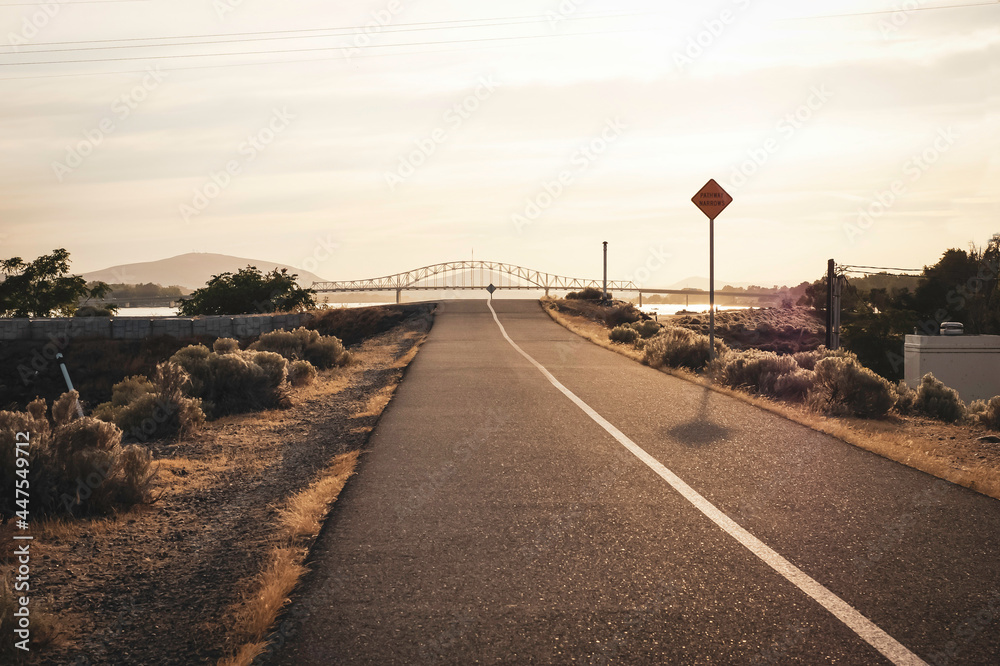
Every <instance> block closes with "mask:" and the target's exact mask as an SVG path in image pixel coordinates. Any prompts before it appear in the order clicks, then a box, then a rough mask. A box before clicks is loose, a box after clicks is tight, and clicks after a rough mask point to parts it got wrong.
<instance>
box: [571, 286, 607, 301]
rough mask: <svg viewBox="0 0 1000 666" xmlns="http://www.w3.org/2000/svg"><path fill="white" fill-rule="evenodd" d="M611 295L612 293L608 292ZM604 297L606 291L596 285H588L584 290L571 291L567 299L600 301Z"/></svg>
mask: <svg viewBox="0 0 1000 666" xmlns="http://www.w3.org/2000/svg"><path fill="white" fill-rule="evenodd" d="M608 297H609V298H610V297H611V294H608ZM602 298H604V292H603V291H601V290H600V289H595V288H594V287H587V288H586V289H583V290H582V291H571V292H569V293H568V294H566V299H567V300H570V301H599V300H601V299H602Z"/></svg>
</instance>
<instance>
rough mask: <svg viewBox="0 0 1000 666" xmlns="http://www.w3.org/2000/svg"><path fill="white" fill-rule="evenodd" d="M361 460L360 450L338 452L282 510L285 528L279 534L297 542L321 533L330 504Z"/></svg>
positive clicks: (292, 541)
mask: <svg viewBox="0 0 1000 666" xmlns="http://www.w3.org/2000/svg"><path fill="white" fill-rule="evenodd" d="M357 464H358V452H357V451H351V452H350V453H345V454H343V455H340V456H337V457H336V458H335V459H334V461H333V464H332V465H330V468H329V469H327V470H326V471H325V472H324V473H323V475H322V477H320V479H319V480H318V481H316V482H315V483H314V484H312V485H311V486H309V487H308V488H307V489H306V490H304V491H302V492H301V493H299V494H298V495H296V496H295V497H293V498H292V500H291V501H290V502H289V503H288V506H286V507H285V508H284V509H282V510H281V512H280V513H279V520H280V524H281V528H280V530H281V531H280V532H279V537H278V538H279V539H283V540H287V541H288V542H289V543H297V542H298V541H299V540H300V539H302V538H308V537H315V536H317V535H318V534H319V529H320V527H321V525H322V521H323V518H324V517H325V516H326V514H327V511H328V510H329V508H330V504H332V503H333V501H334V500H336V499H337V496H338V495H339V494H340V491H341V490H342V489H343V488H344V484H345V483H347V479H348V478H349V477H350V476H351V475H352V474H354V470H355V468H356V467H357Z"/></svg>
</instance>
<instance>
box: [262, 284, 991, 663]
mask: <svg viewBox="0 0 1000 666" xmlns="http://www.w3.org/2000/svg"><path fill="white" fill-rule="evenodd" d="M492 304H493V307H494V308H495V311H496V315H497V318H496V319H495V318H494V314H493V312H491V310H490V307H489V305H488V304H487V302H486V301H451V302H446V303H444V304H443V305H442V307H441V310H440V311H439V315H438V317H437V321H436V323H435V325H434V328H433V330H432V331H431V334H430V337H429V338H428V340H427V342H426V344H425V345H424V347H423V348H422V350H421V351H420V353H419V354H418V355H417V357H416V359H415V360H414V362H413V364H412V365H411V366H410V370H409V372H408V374H407V377H406V379H405V380H404V381H403V383H402V385H401V386H400V388H399V390H398V392H397V394H396V397H395V399H394V400H393V401H392V403H391V404H390V405H389V407H388V409H387V410H386V412H385V414H384V415H383V418H382V420H381V422H380V423H379V426H378V428H377V429H376V431H375V433H374V434H373V437H372V440H371V445H370V450H369V451H368V452H367V453H366V454H365V455H364V456H363V458H362V463H361V466H360V468H359V473H358V475H357V476H356V477H355V478H354V479H353V480H352V481H351V482H350V483H349V484H348V487H347V488H346V489H345V491H344V493H343V494H342V495H341V497H340V499H339V500H338V502H337V504H336V506H335V508H334V510H333V512H332V514H331V517H330V520H329V521H328V522H327V524H326V526H325V527H324V530H323V532H322V534H321V536H320V539H319V542H318V544H317V548H316V554H315V557H314V558H313V560H312V561H311V562H310V566H311V568H312V570H313V571H312V573H310V574H309V575H308V576H307V578H306V579H305V581H304V583H303V586H302V591H301V592H300V593H299V594H298V595H297V596H296V598H295V600H294V603H293V605H292V608H291V610H290V611H289V613H288V615H287V617H286V619H285V621H284V623H283V624H282V627H281V630H280V637H279V638H278V641H277V644H276V645H275V646H274V647H273V648H272V652H271V653H270V654H269V655H268V657H267V658H266V660H265V661H266V662H267V663H272V664H288V665H301V664H430V663H450V664H477V663H482V664H491V663H539V664H549V663H573V664H647V663H648V664H664V663H667V664H753V663H770V664H789V663H802V664H822V663H836V664H889V663H896V664H907V663H916V664H919V663H922V662H926V663H931V664H1000V557H998V555H1000V502H997V501H995V500H992V499H989V498H987V497H984V496H981V495H978V494H976V493H974V492H971V491H968V490H966V489H963V488H960V487H957V486H954V485H952V484H949V483H945V482H943V481H939V480H937V479H935V478H933V477H931V476H928V475H926V474H923V473H921V472H917V471H915V470H912V469H910V468H907V467H904V466H902V465H899V464H897V463H894V462H891V461H888V460H885V459H883V458H880V457H878V456H876V455H874V454H871V453H868V452H866V451H862V450H860V449H857V448H855V447H852V446H850V445H847V444H844V443H843V442H840V441H838V440H836V439H833V438H831V437H828V436H826V435H822V434H820V433H817V432H814V431H812V430H809V429H807V428H805V427H803V426H800V425H797V424H794V423H792V422H790V421H787V420H785V419H782V418H780V417H778V416H776V415H773V414H771V413H768V412H764V411H762V410H759V409H757V408H755V407H752V406H750V405H748V404H746V403H743V402H740V401H738V400H734V399H732V398H728V397H726V396H723V395H720V394H717V393H713V392H711V391H708V390H706V389H704V388H703V387H700V386H697V385H695V384H691V383H689V382H685V381H682V380H679V379H676V378H673V377H670V376H668V375H665V374H663V373H660V372H657V371H655V370H652V369H649V368H646V367H643V366H640V365H639V364H637V363H635V362H633V361H630V360H628V359H626V358H624V357H622V356H620V355H618V354H615V353H613V352H610V351H607V350H605V349H602V348H599V347H597V346H596V345H593V344H591V343H589V342H586V341H583V340H581V339H580V338H578V337H577V336H575V335H573V334H572V333H570V332H568V331H566V330H565V329H563V328H562V327H561V326H559V325H557V324H555V323H554V322H552V321H551V320H550V319H549V318H548V316H546V315H545V313H544V312H543V311H542V310H541V308H540V307H539V305H538V303H537V302H535V301H509V300H495V301H493V303H492ZM499 324H502V326H503V328H504V329H505V330H506V334H508V335H509V338H510V339H509V340H508V339H507V338H506V337H505V333H504V331H503V330H501V327H500V325H499ZM512 343H515V344H516V345H517V347H515V345H514V344H512ZM518 348H520V350H523V353H522V352H521V351H519V349H518ZM526 355H527V356H526ZM528 356H530V359H529V358H528ZM531 359H533V361H534V362H532V360H531ZM536 364H537V365H536ZM539 366H540V367H539ZM560 387H561V388H560Z"/></svg>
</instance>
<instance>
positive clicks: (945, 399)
mask: <svg viewBox="0 0 1000 666" xmlns="http://www.w3.org/2000/svg"><path fill="white" fill-rule="evenodd" d="M913 406H914V408H915V409H916V411H917V412H919V413H921V414H923V415H925V416H929V417H931V418H934V419H939V420H941V421H944V422H945V423H955V422H957V421H961V420H962V419H963V418H964V417H965V412H966V409H965V403H964V402H962V399H961V398H959V397H958V392H957V391H956V390H955V389H952V388H948V387H947V386H945V385H944V384H943V383H942V382H941V381H939V380H938V379H937V378H936V377H935V376H934V375H933V374H931V373H930V372H928V373H927V374H926V375H924V377H923V379H921V380H920V386H918V387H917V399H916V401H914V404H913Z"/></svg>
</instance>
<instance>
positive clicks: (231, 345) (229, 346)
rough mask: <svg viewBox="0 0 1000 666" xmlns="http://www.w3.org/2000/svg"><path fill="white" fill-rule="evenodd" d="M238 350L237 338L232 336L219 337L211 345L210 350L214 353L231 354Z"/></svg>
mask: <svg viewBox="0 0 1000 666" xmlns="http://www.w3.org/2000/svg"><path fill="white" fill-rule="evenodd" d="M239 350H240V342H239V340H234V339H233V338H219V339H217V340H216V341H215V343H214V344H213V345H212V351H214V352H215V353H216V354H232V353H233V352H238V351H239Z"/></svg>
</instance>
